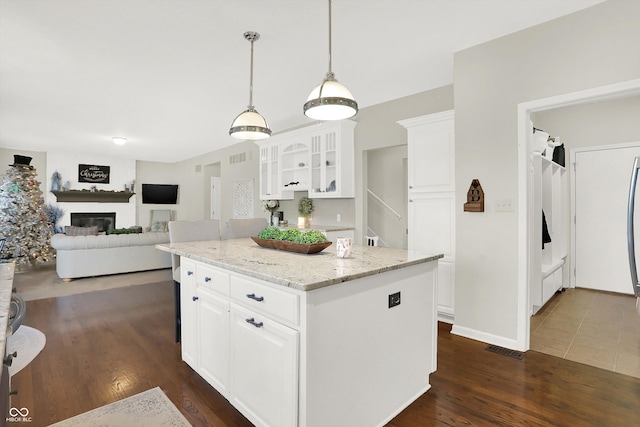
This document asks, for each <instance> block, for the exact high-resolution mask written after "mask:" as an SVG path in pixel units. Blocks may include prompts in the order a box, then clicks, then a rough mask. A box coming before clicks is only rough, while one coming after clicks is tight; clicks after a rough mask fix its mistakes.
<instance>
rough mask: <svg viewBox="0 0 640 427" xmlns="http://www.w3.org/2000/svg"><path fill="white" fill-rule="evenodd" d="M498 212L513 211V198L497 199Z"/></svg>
mask: <svg viewBox="0 0 640 427" xmlns="http://www.w3.org/2000/svg"><path fill="white" fill-rule="evenodd" d="M495 208H496V212H513V200H511V199H507V200H496V204H495Z"/></svg>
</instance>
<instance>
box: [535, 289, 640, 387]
mask: <svg viewBox="0 0 640 427" xmlns="http://www.w3.org/2000/svg"><path fill="white" fill-rule="evenodd" d="M639 310H640V308H636V298H635V297H634V296H632V295H623V294H616V293H611V292H602V291H595V290H591V289H580V288H574V289H566V290H565V291H564V292H561V293H559V294H556V295H555V296H554V297H553V298H552V299H551V300H550V301H549V302H548V303H547V304H546V305H545V307H543V308H542V310H540V311H539V312H538V313H537V314H536V315H535V316H532V317H531V342H530V344H531V349H532V350H535V351H539V352H540V353H545V354H550V355H553V356H557V357H562V358H564V359H568V360H573V361H575V362H580V363H584V364H587V365H591V366H596V367H598V368H603V369H607V370H610V371H614V372H619V373H621V374H625V375H631V376H634V377H637V378H640V312H639Z"/></svg>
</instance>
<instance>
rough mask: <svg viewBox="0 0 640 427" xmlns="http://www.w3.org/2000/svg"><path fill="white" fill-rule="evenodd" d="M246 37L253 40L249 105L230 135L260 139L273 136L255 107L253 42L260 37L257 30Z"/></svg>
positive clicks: (234, 123) (248, 33)
mask: <svg viewBox="0 0 640 427" xmlns="http://www.w3.org/2000/svg"><path fill="white" fill-rule="evenodd" d="M244 38H245V39H247V40H248V41H249V42H251V72H250V77H249V106H248V107H247V109H246V110H245V111H243V112H242V113H240V114H239V115H238V116H237V117H236V118H235V119H234V120H233V123H232V124H231V129H229V135H231V136H232V137H234V138H237V139H250V140H254V141H255V140H259V139H266V138H269V137H270V136H271V129H269V125H267V121H266V120H265V119H264V117H262V116H261V115H260V113H258V112H257V111H256V109H255V108H254V107H253V42H255V41H256V40H258V39H259V38H260V34H258V33H256V32H255V31H247V32H246V33H244Z"/></svg>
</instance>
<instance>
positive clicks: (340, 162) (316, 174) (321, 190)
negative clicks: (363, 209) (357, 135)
mask: <svg viewBox="0 0 640 427" xmlns="http://www.w3.org/2000/svg"><path fill="white" fill-rule="evenodd" d="M354 127H355V122H350V121H342V122H338V123H330V124H326V125H324V127H322V128H320V129H318V130H317V131H316V132H315V133H313V134H311V136H310V138H311V186H310V188H309V197H310V198H341V197H342V198H344V197H355V172H354V166H355V154H354V151H355V148H354V139H353V129H354Z"/></svg>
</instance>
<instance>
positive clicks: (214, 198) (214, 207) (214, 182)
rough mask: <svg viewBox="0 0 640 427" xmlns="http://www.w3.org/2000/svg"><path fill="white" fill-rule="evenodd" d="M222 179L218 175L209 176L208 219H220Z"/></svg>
mask: <svg viewBox="0 0 640 427" xmlns="http://www.w3.org/2000/svg"><path fill="white" fill-rule="evenodd" d="M221 183H222V180H221V179H220V177H219V176H212V177H211V213H210V217H209V219H217V220H220V210H221V209H222V206H221V202H220V201H221V193H220V190H221V187H220V185H221Z"/></svg>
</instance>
